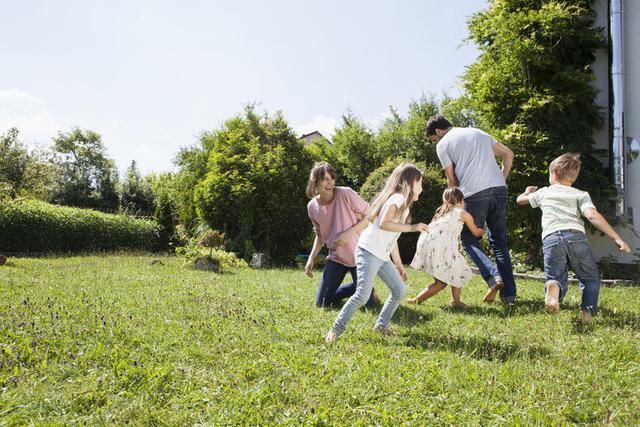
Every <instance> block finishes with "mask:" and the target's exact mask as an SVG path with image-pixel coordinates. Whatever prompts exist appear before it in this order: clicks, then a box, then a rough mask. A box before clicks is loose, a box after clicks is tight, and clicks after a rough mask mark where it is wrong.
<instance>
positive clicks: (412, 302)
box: [407, 297, 422, 304]
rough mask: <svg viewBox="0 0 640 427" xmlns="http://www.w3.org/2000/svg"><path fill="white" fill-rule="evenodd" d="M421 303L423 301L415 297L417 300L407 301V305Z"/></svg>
mask: <svg viewBox="0 0 640 427" xmlns="http://www.w3.org/2000/svg"><path fill="white" fill-rule="evenodd" d="M421 302H422V301H420V300H419V299H418V297H415V298H409V299H408V300H407V303H408V304H420V303H421Z"/></svg>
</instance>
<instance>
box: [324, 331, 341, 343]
mask: <svg viewBox="0 0 640 427" xmlns="http://www.w3.org/2000/svg"><path fill="white" fill-rule="evenodd" d="M339 339H340V335H338V334H336V332H335V331H334V330H333V329H329V332H327V335H325V337H324V341H325V342H326V343H327V344H331V343H334V342H336V341H338V340H339Z"/></svg>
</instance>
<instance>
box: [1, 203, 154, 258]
mask: <svg viewBox="0 0 640 427" xmlns="http://www.w3.org/2000/svg"><path fill="white" fill-rule="evenodd" d="M160 231H161V227H160V226H159V225H158V224H157V223H156V222H154V221H148V220H142V219H137V218H132V217H128V216H125V215H113V214H106V213H102V212H96V211H92V210H87V209H80V208H71V207H65V206H56V205H51V204H48V203H45V202H41V201H37V200H16V201H13V202H8V203H4V204H2V206H0V236H2V238H1V239H0V250H1V251H6V252H75V251H94V250H96V251H103V250H116V249H142V250H159V249H162V247H161V246H160V244H159V241H160V240H159V233H160Z"/></svg>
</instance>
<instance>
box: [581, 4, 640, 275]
mask: <svg viewBox="0 0 640 427" xmlns="http://www.w3.org/2000/svg"><path fill="white" fill-rule="evenodd" d="M594 8H595V10H596V13H597V20H596V25H597V26H599V27H602V28H605V34H607V30H606V29H607V28H609V16H608V8H609V1H608V0H599V1H597V2H595V3H594ZM623 10H624V15H623V16H624V31H625V34H624V44H625V45H624V61H625V64H624V76H625V94H624V96H625V109H624V114H625V136H628V137H629V136H630V137H635V138H636V139H638V140H639V141H640V81H639V80H638V77H637V76H640V25H638V22H640V2H639V1H637V0H623ZM593 70H594V72H595V75H596V80H595V82H594V84H595V86H596V87H597V88H598V89H599V91H600V92H599V94H598V97H597V102H598V104H600V105H601V106H602V107H603V112H604V113H605V125H604V127H603V128H602V129H601V130H599V131H597V132H596V133H595V134H594V139H595V141H596V146H597V148H603V149H607V150H610V147H611V141H610V138H611V135H610V134H609V59H608V51H607V50H606V49H603V50H602V51H600V52H598V53H597V55H596V62H595V63H594V65H593ZM602 161H603V165H604V166H605V167H606V166H608V158H604V157H603V158H602ZM625 173H626V179H625V185H626V191H625V193H626V194H625V196H626V207H627V208H631V212H630V215H628V216H627V217H626V218H624V219H623V220H622V221H621V222H622V223H624V225H622V224H620V225H616V226H615V227H614V228H615V229H616V231H617V232H618V233H619V234H620V235H621V237H622V238H623V239H624V240H626V241H627V242H628V243H629V245H630V246H631V251H632V253H631V254H630V255H621V254H620V253H619V252H618V250H617V248H616V245H615V244H614V243H613V242H612V241H611V240H610V239H609V238H608V237H606V236H603V235H601V233H598V232H596V233H594V234H592V235H590V236H589V240H590V241H591V243H592V246H593V251H594V254H595V256H596V258H598V259H600V258H602V257H607V256H613V257H615V258H616V259H617V261H618V262H621V263H632V262H634V254H633V252H634V250H638V249H640V238H639V237H637V236H636V234H640V158H638V159H636V160H635V161H634V162H632V163H627V164H626V167H625ZM585 190H588V189H585Z"/></svg>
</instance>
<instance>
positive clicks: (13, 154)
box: [0, 128, 59, 200]
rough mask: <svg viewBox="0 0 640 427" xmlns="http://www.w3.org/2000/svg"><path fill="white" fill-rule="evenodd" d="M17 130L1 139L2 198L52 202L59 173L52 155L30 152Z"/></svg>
mask: <svg viewBox="0 0 640 427" xmlns="http://www.w3.org/2000/svg"><path fill="white" fill-rule="evenodd" d="M19 136H20V132H19V131H18V129H17V128H11V129H9V130H8V131H7V132H6V133H5V134H2V135H0V198H1V197H2V196H3V195H5V196H8V197H11V198H16V197H18V196H29V197H33V198H36V199H41V200H49V199H50V197H51V195H52V192H53V191H55V184H56V181H57V177H58V175H59V169H58V167H57V164H56V163H55V161H54V160H55V159H54V158H53V156H52V154H51V152H50V151H48V150H47V151H44V150H39V149H34V150H32V151H31V152H29V150H28V148H27V147H26V146H25V145H24V144H23V143H22V142H21V141H20V139H19Z"/></svg>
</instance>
